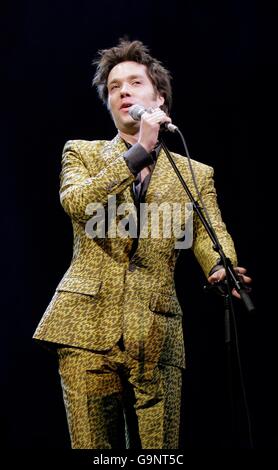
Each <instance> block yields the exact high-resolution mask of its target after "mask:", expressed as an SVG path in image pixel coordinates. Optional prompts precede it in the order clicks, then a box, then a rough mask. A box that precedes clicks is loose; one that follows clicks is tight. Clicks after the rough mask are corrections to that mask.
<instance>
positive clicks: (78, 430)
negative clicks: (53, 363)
mask: <svg viewBox="0 0 278 470" xmlns="http://www.w3.org/2000/svg"><path fill="white" fill-rule="evenodd" d="M58 357H59V372H60V375H61V383H62V388H63V396H64V403H65V406H66V411H67V418H68V425H69V430H70V437H71V445H72V448H75V449H111V448H114V449H124V448H128V449H129V448H143V449H177V448H178V446H179V419H180V393H181V369H180V368H177V367H172V366H163V365H158V364H155V363H153V362H146V361H144V362H139V361H136V360H134V359H132V358H131V357H130V356H129V355H127V354H126V352H124V351H121V350H120V348H119V347H118V345H115V346H114V347H113V348H112V350H110V351H109V352H108V353H106V354H105V355H103V354H101V353H96V352H92V351H88V350H85V349H79V348H67V347H62V348H59V349H58Z"/></svg>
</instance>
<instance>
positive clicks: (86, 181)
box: [34, 135, 236, 448]
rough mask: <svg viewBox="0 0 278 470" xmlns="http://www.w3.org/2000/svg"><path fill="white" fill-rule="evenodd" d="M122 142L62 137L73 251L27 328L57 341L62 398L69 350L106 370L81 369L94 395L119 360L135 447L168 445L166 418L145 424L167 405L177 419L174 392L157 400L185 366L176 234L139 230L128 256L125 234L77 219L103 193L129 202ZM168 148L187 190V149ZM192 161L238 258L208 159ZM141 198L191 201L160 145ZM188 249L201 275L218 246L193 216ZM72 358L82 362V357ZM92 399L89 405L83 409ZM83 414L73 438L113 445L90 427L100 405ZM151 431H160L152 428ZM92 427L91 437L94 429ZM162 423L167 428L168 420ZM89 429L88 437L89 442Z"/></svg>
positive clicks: (109, 387) (110, 388) (107, 385)
mask: <svg viewBox="0 0 278 470" xmlns="http://www.w3.org/2000/svg"><path fill="white" fill-rule="evenodd" d="M125 152H126V146H125V143H124V141H123V140H122V139H121V138H120V137H119V136H118V135H117V136H116V137H115V138H114V139H113V140H112V141H82V140H76V141H69V142H67V144H66V145H65V148H64V152H63V160H62V172H61V188H60V197H61V204H62V206H63V208H64V209H65V211H66V212H67V214H68V215H69V216H70V217H71V220H72V225H73V234H74V249H73V257H72V262H71V264H70V267H69V269H68V270H67V272H66V273H65V275H64V277H63V278H62V280H61V282H60V283H59V285H58V287H57V289H56V292H55V294H54V296H53V298H52V300H51V303H50V304H49V306H48V308H47V310H46V312H45V313H44V315H43V317H42V319H41V321H40V323H39V325H38V327H37V329H36V332H35V334H34V338H35V339H37V340H42V341H44V342H47V343H52V344H54V345H56V346H58V352H59V357H60V373H61V376H62V384H63V385H64V398H65V402H67V403H68V404H69V402H70V400H71V398H70V393H71V394H73V396H76V393H77V389H76V390H75V392H72V391H71V392H70V393H69V394H67V393H66V389H67V383H66V379H65V377H66V376H68V377H70V373H71V372H70V370H72V364H75V362H74V361H77V359H76V358H78V357H79V358H80V357H81V356H80V354H81V353H80V351H83V352H84V354H83V356H82V358H83V359H82V361H83V366H84V367H83V368H85V369H86V370H87V371H88V370H91V371H92V370H96V369H98V370H102V371H104V372H106V373H107V374H105V373H103V374H98V376H99V382H98V384H97V385H96V383H95V382H93V381H92V376H93V374H90V376H89V382H88V379H86V380H87V382H86V390H87V392H88V389H91V391H92V395H93V396H94V393H95V395H97V396H102V399H103V395H104V394H105V393H106V395H109V393H110V392H111V394H112V395H113V393H114V394H116V393H119V392H120V391H121V385H120V384H119V382H118V379H117V378H115V377H116V376H115V374H113V372H115V367H116V365H117V366H119V364H120V367H122V369H124V370H125V371H128V372H127V374H126V377H127V378H128V380H129V382H130V383H131V384H132V385H133V388H134V390H135V402H136V405H135V409H136V413H137V417H138V420H139V430H140V437H141V445H142V447H143V448H167V447H168V448H171V447H172V448H173V447H176V446H177V442H176V441H173V440H171V438H169V437H168V438H167V437H165V433H166V431H165V426H164V428H163V425H161V426H162V427H161V429H160V430H157V429H153V428H154V424H153V423H154V422H155V420H157V418H159V417H160V420H162V421H163V419H164V422H166V420H165V414H171V413H172V414H173V415H174V416H176V418H175V420H176V421H177V420H178V411H179V407H178V405H175V403H176V402H178V399H177V400H176V399H175V396H174V397H173V396H172V397H171V400H172V401H171V400H170V401H171V403H170V401H169V403H170V404H168V405H167V406H165V404H164V405H163V406H165V408H164V410H163V409H162V408H161V407H160V405H159V403H160V399H159V397H161V396H162V395H163V393H166V392H165V390H167V386H166V385H165V384H166V382H167V380H170V379H169V377H170V376H171V375H172V376H174V375H175V373H176V372H175V371H180V370H181V369H182V368H183V367H185V359H184V345H183V331H182V311H181V308H180V306H179V303H178V300H177V298H176V293H175V286H174V268H175V262H176V259H177V256H178V252H177V250H175V241H176V240H175V238H174V237H170V238H162V236H160V237H158V238H151V237H148V238H142V239H139V243H138V247H137V249H136V251H135V253H134V254H133V255H132V257H131V256H130V252H131V247H132V239H131V238H129V237H119V236H117V237H114V238H108V237H106V238H90V237H89V236H88V235H87V234H86V231H85V225H86V223H87V222H88V221H89V219H90V217H91V216H92V214H91V213H90V211H88V205H89V204H90V203H93V202H99V203H102V204H103V206H107V199H108V196H116V200H117V205H119V204H121V203H126V204H128V203H130V204H133V202H134V196H133V189H132V183H133V181H134V180H135V176H134V175H133V173H132V172H131V171H130V169H129V168H128V166H127V164H126V161H125V159H124V157H123V155H124V153H125ZM173 157H174V160H175V162H176V164H177V166H178V168H179V169H180V171H181V173H182V175H183V176H184V178H185V180H186V181H187V184H188V186H189V188H190V190H191V191H192V193H193V194H194V195H195V190H194V188H193V184H192V179H191V176H190V172H189V167H188V163H187V159H185V158H184V157H182V156H179V155H176V154H173ZM192 163H193V167H194V170H195V173H196V179H197V182H198V186H199V189H200V191H201V194H202V197H203V200H204V202H205V204H206V206H207V209H208V212H209V214H210V218H211V221H212V223H213V226H214V229H215V231H216V233H217V235H218V237H219V240H220V243H221V244H222V247H223V249H224V251H225V253H226V255H227V256H228V257H230V259H231V260H232V262H233V263H234V264H236V254H235V250H234V246H233V242H232V240H231V238H230V236H229V234H228V233H227V231H226V228H225V225H224V223H223V221H222V219H221V215H220V211H219V209H218V206H217V202H216V193H215V189H214V184H213V169H212V168H211V167H208V166H206V165H204V164H201V163H198V162H195V161H193V162H192ZM145 202H146V203H149V204H151V203H152V202H156V203H158V204H161V203H164V202H168V203H177V202H179V203H180V202H183V203H186V202H189V201H188V199H187V196H186V195H185V193H184V190H183V188H182V186H181V184H180V183H179V181H178V180H177V177H176V175H175V174H174V172H173V170H172V167H171V165H170V163H169V162H168V160H167V157H166V155H165V153H164V152H163V150H160V153H159V156H158V159H157V163H156V165H155V168H154V171H153V174H152V176H151V180H150V184H149V187H148V190H147V193H146V199H145ZM192 249H193V250H194V254H195V256H196V258H197V260H198V262H199V263H200V265H201V267H202V269H203V271H204V273H205V275H206V276H207V275H208V273H209V271H210V270H211V268H212V267H213V266H214V265H215V264H216V261H217V258H218V255H217V253H216V252H215V251H214V250H213V249H212V243H211V241H210V239H209V238H208V236H207V234H206V233H205V230H204V228H203V227H202V225H201V223H200V221H199V220H198V219H197V217H195V216H194V239H193V246H192ZM121 338H122V339H123V344H124V348H121V349H120V348H119V347H118V344H119V341H120V339H121ZM68 352H69V354H68ZM89 352H91V353H92V354H89ZM105 354H106V356H105ZM123 355H125V357H124V358H123ZM69 357H71V358H72V360H71V363H70V364H71V369H70V368H69V367H67V364H69V361H68V358H69ZM104 357H106V359H105V360H104V359H103V358H104ZM107 358H108V359H107ZM111 358H112V359H113V361H112V360H110V359H111ZM82 361H81V362H82ZM103 361H104V362H103ZM77 363H78V364H79V365H78V367H80V361H79V362H78V361H77V362H76V364H77ZM89 363H90V365H89ZM124 363H125V364H124ZM111 364H112V365H111ZM115 364H116V365H115ZM123 364H124V366H123ZM127 364H128V367H127ZM78 373H79V372H78ZM78 373H77V374H76V377H77V376H78ZM157 374H158V375H161V374H162V375H161V377H162V378H161V377H160V379H161V380H159V381H158V380H156V379H155V377H156V375H157ZM167 374H168V375H167ZM166 377H168V379H167V378H166ZM69 380H70V378H69ZM74 380H75V379H74ZM63 381H64V382H63ZM143 382H144V383H145V385H146V384H147V385H146V387H151V388H150V389H148V388H145V389H144V390H142V386H143V385H142V384H143ZM176 382H177V383H179V385H177V386H176V389H177V390H178V389H179V386H180V376H179V377H178V378H177V379H176ZM140 384H141V386H140ZM153 387H154V388H155V392H154V391H153ZM163 387H164V389H163ZM162 389H163V390H164V392H163V390H162ZM146 390H148V391H147V393H146ZM153 393H154V394H155V396H156V399H155V400H154V398H153ZM167 393H168V394H169V395H170V394H171V395H173V394H175V390H174V388H173V389H172V390H170V389H169V390H168V392H167ZM176 393H179V392H178V391H177V392H176ZM146 394H147V395H148V394H150V396H151V398H150V400H149V401H153V402H155V405H154V406H152V407H150V409H149V415H148V417H147V418H146V417H144V416H143V414H144V409H145V410H146V408H147V406H146V402H145V401H144V400H146ZM140 400H141V401H140ZM162 401H163V400H162ZM87 403H88V400H87ZM140 403H141V405H140ZM78 406H79V408H80V409H81V407H82V406H83V407H84V406H85V405H84V403H83V405H81V404H80V403H79V405H78ZM175 406H176V412H174V410H175ZM86 407H87V405H86ZM86 409H87V408H86ZM94 409H95V408H94V406H93V405H91V411H92V410H94ZM67 412H68V419H69V423H70V422H71V420H72V418H71V415H73V414H74V413H75V411H71V409H70V406H69V407H68V410H67ZM86 413H88V411H86ZM92 414H94V412H93V411H92ZM163 416H164V418H163ZM90 419H91V422H90V423H91V424H88V425H87V427H88V429H89V428H90V426H91V428H90V429H89V430H88V432H87V431H84V430H83V431H80V429H79V431H78V430H77V428H78V427H79V428H82V426H83V427H84V425H83V424H82V423H81V424H80V421H82V419H77V420H75V424H72V425H71V424H70V429H71V438H72V444H73V447H83V448H87V447H91V448H95V447H111V444H109V442H108V441H109V439H108V438H107V439H108V440H107V442H106V443H105V442H104V441H103V438H102V437H101V436H100V435H98V431H97V430H96V429H95V427H94V423H97V421H98V420H101V419H103V416H102V415H101V413H100V412H96V413H95V416H94V419H93V421H94V422H93V423H92V418H90ZM144 420H145V421H144ZM156 422H157V421H156ZM144 423H147V424H144ZM173 426H174V425H173ZM166 427H167V426H166ZM170 428H171V426H170ZM82 429H83V428H82ZM78 432H79V434H83V437H82V438H78V437H76V436H77V435H78ZM158 432H159V433H160V437H159V438H157V436H156V434H157V433H158ZM92 433H94V435H95V437H92ZM169 433H171V429H169V430H168V434H169ZM89 434H90V435H91V437H90V438H88V435H89ZM163 435H164V437H163ZM74 436H75V437H74ZM148 436H149V437H148ZM161 436H162V437H161ZM156 438H157V439H156ZM88 439H91V441H90V442H88ZM167 439H168V441H167ZM167 442H168V443H167ZM116 445H117V444H115V446H116Z"/></svg>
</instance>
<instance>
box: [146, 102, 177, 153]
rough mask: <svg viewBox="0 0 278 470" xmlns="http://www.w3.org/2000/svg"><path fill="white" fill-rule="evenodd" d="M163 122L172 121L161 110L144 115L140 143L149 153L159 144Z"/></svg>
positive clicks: (157, 109) (147, 112) (154, 110)
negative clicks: (159, 134)
mask: <svg viewBox="0 0 278 470" xmlns="http://www.w3.org/2000/svg"><path fill="white" fill-rule="evenodd" d="M163 122H172V121H171V119H170V118H169V116H167V114H166V113H164V111H162V109H160V108H156V109H153V110H151V109H149V110H148V111H146V112H145V113H144V114H142V117H141V122H140V132H139V139H138V143H139V144H141V145H142V146H143V147H144V148H145V150H146V151H147V152H148V153H150V152H151V151H152V150H153V149H154V147H155V145H156V143H157V139H158V133H159V129H160V124H162V123H163Z"/></svg>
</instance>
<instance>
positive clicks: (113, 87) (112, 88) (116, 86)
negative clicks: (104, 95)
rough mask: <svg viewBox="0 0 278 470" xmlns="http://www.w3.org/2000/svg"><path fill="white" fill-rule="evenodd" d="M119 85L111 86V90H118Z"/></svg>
mask: <svg viewBox="0 0 278 470" xmlns="http://www.w3.org/2000/svg"><path fill="white" fill-rule="evenodd" d="M118 86H119V85H117V84H116V83H115V84H114V85H111V87H110V90H114V89H115V88H118Z"/></svg>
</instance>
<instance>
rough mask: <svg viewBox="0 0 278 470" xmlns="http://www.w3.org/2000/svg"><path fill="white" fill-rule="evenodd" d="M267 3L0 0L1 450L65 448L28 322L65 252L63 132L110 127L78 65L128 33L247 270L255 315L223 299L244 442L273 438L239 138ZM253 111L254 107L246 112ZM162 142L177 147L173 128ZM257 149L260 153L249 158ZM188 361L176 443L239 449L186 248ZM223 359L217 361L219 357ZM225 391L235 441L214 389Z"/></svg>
mask: <svg viewBox="0 0 278 470" xmlns="http://www.w3.org/2000/svg"><path fill="white" fill-rule="evenodd" d="M276 13H277V11H275V8H274V7H269V9H268V10H266V9H265V10H264V11H260V9H259V8H258V7H256V6H255V2H252V1H242V0H241V1H240V0H233V1H225V2H219V3H216V2H205V1H193V0H191V1H189V0H185V1H180V2H179V1H177V0H172V1H171V2H166V1H152V2H149V1H147V0H141V1H140V2H135V1H134V0H129V1H127V0H118V1H117V2H112V1H108V0H102V1H101V2H94V1H85V0H84V1H82V0H80V1H79V2H74V1H72V0H67V1H65V0H62V1H57V2H54V1H53V2H51V1H46V0H41V1H39V2H36V1H34V0H30V1H27V0H25V1H21V2H18V3H13V2H9V3H7V4H4V5H2V15H1V18H2V19H1V31H2V32H3V31H4V33H5V36H4V40H3V41H2V54H1V57H2V59H1V62H2V67H1V68H2V73H1V78H2V80H3V85H2V106H1V108H2V114H3V119H2V125H1V130H2V134H3V135H2V138H1V150H2V152H1V153H2V155H1V190H2V198H1V222H2V224H1V226H2V230H1V236H2V237H3V241H2V244H1V247H2V269H1V287H2V294H1V323H2V328H1V330H2V338H1V393H2V394H3V398H2V399H1V403H2V406H1V410H0V412H1V435H2V440H1V442H2V444H3V445H4V447H5V448H7V449H44V450H45V449H61V450H62V449H67V448H68V447H69V437H68V432H67V426H66V418H65V413H64V409H63V403H62V395H61V391H60V385H59V378H58V373H57V370H56V360H55V357H54V356H52V355H51V354H49V353H48V352H46V351H45V350H44V349H42V348H40V347H38V346H37V345H36V344H34V342H33V340H32V334H33V331H34V329H35V327H36V325H37V323H38V322H39V320H40V318H41V316H42V314H43V312H44V310H45V308H46V306H47V304H48V303H49V301H50V298H51V296H52V295H53V292H54V289H55V287H56V285H57V283H58V282H59V280H60V278H61V277H62V275H63V274H64V272H65V270H66V269H67V267H68V265H69V262H70V260H71V253H72V232H71V224H70V220H69V218H68V217H67V215H66V214H65V213H64V212H63V210H62V208H61V206H60V203H59V196H58V189H59V172H60V160H61V152H62V148H63V145H64V143H65V142H66V141H67V140H68V139H75V138H78V139H79V138H81V139H88V140H91V139H111V138H112V137H114V135H115V129H114V125H113V123H112V121H111V119H110V117H109V115H108V113H107V111H106V109H105V107H104V106H103V105H102V104H101V103H100V101H99V100H98V98H97V94H96V91H95V90H94V89H92V87H91V80H92V77H93V73H94V69H93V67H92V66H91V62H92V60H93V59H94V58H95V57H96V53H97V51H98V50H99V49H102V48H106V47H112V46H114V45H115V44H116V43H117V42H118V39H119V37H122V36H124V35H128V36H129V38H130V39H140V40H142V41H143V42H144V43H145V44H147V45H148V46H149V47H150V50H151V53H152V55H153V56H155V57H157V58H158V59H159V60H161V61H162V62H163V63H164V65H165V66H166V67H167V68H169V69H170V70H171V72H172V75H173V90H174V104H173V111H172V120H173V122H174V123H176V124H177V125H178V126H179V127H180V129H181V130H182V132H183V133H184V136H185V138H186V140H187V144H188V147H189V150H190V153H191V156H192V158H195V159H197V160H200V161H202V162H204V163H206V164H209V165H212V166H213V167H214V168H215V181H216V187H217V192H218V199H219V205H220V207H221V211H222V215H223V218H224V220H225V222H226V224H227V227H228V230H229V231H230V233H231V234H232V236H233V239H234V241H235V245H236V248H237V252H238V257H239V264H240V265H241V266H245V267H247V268H248V271H249V273H250V275H251V276H252V278H253V293H252V298H253V300H254V302H255V304H256V306H257V312H256V314H255V315H248V314H247V312H246V311H245V310H244V308H243V306H242V304H241V302H235V306H236V319H237V323H238V335H239V344H240V351H241V359H242V368H243V376H244V381H245V386H246V393H247V399H248V404H249V408H250V416H251V422H252V430H253V439H254V446H255V448H264V449H266V448H273V447H275V445H277V437H276V435H277V427H276V416H277V405H276V401H275V388H274V383H273V382H274V376H275V374H274V370H275V368H274V365H273V362H274V361H273V353H274V351H273V345H274V337H275V335H274V334H273V331H274V328H275V322H274V314H273V311H272V307H271V306H268V307H267V304H266V302H265V295H264V288H265V287H266V286H267V282H266V279H265V278H264V277H263V275H262V270H263V268H264V262H263V258H264V256H265V239H264V235H263V234H264V231H265V226H266V224H267V221H266V220H265V216H264V209H263V208H262V205H261V200H262V192H261V190H260V184H261V175H260V173H259V167H260V165H259V164H258V151H257V147H256V145H254V142H256V138H257V134H256V127H255V125H254V124H255V121H257V116H258V103H259V100H260V98H259V97H260V93H259V89H260V87H261V84H260V78H261V77H262V76H264V74H265V73H268V72H271V73H272V72H275V71H276V68H275V67H276V60H277V59H276V57H275V56H274V54H272V52H271V51H272V48H271V46H269V47H266V48H264V46H265V45H268V44H269V45H270V43H271V42H272V37H273V36H272V34H273V31H274V24H275V23H274V18H275V15H276ZM260 118H261V119H263V117H262V116H260ZM167 142H168V144H169V147H170V148H171V149H172V150H175V151H178V152H181V153H183V150H182V146H181V144H180V142H179V139H178V137H176V136H167ZM264 158H266V157H265V156H263V158H262V160H264ZM176 274H177V275H176V280H177V290H178V294H179V298H180V301H181V304H182V306H183V310H184V317H185V320H184V327H185V340H186V352H187V363H188V369H187V372H186V373H185V376H184V391H183V417H182V437H181V447H183V448H186V449H194V448H208V449H209V448H212V449H217V448H248V447H250V442H249V440H248V433H247V421H246V414H245V411H244V408H243V406H242V398H241V395H240V389H239V380H238V373H237V370H236V367H234V369H235V370H234V374H233V377H232V385H231V387H230V386H229V387H227V380H226V375H227V367H226V359H225V358H226V356H227V354H226V351H225V346H224V331H223V305H222V299H220V298H218V297H216V296H213V295H210V294H205V293H204V292H203V285H204V283H205V279H204V276H203V274H202V272H201V270H200V267H199V266H198V264H197V263H196V261H195V260H194V258H193V257H192V255H191V253H188V252H183V253H182V255H181V258H180V260H179V262H178V266H177V273H176ZM234 360H235V356H234V355H233V361H234ZM231 389H232V390H233V392H234V395H235V397H236V403H237V406H236V410H235V415H234V416H235V417H236V419H235V430H236V432H235V436H233V432H232V430H231V420H230V418H229V412H228V410H229V407H228V403H229V401H228V395H229V394H228V390H231Z"/></svg>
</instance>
